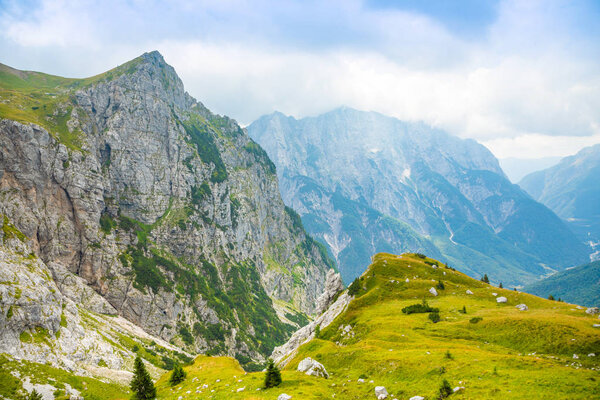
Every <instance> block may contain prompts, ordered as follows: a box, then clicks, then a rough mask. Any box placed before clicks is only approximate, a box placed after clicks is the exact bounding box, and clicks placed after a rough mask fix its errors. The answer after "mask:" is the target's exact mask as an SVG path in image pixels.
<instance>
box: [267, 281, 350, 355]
mask: <svg viewBox="0 0 600 400" xmlns="http://www.w3.org/2000/svg"><path fill="white" fill-rule="evenodd" d="M352 299H353V297H352V296H350V295H349V294H348V291H345V292H344V293H342V294H341V295H340V296H339V297H338V298H337V300H336V301H335V302H334V303H333V304H332V305H331V306H330V307H329V308H328V309H327V311H325V313H323V314H321V315H320V316H319V317H317V318H316V319H315V320H314V321H312V322H311V323H310V324H308V325H306V326H305V327H303V328H301V329H299V330H297V331H296V332H295V333H294V334H293V335H292V337H291V338H290V339H289V340H288V341H287V343H285V344H283V345H281V346H279V347H276V348H275V349H274V350H273V354H271V358H272V359H273V360H274V361H275V363H276V364H278V365H280V366H285V365H287V363H288V362H290V361H291V360H292V358H294V356H295V354H296V352H297V350H298V348H299V347H300V346H301V345H303V344H304V343H306V342H308V341H310V340H312V339H313V338H314V337H315V332H316V329H317V326H318V327H319V329H324V328H326V327H327V326H329V324H331V323H332V322H333V320H334V319H335V318H336V317H337V316H338V315H340V314H341V313H342V312H344V310H346V307H347V306H348V304H350V301H352Z"/></svg>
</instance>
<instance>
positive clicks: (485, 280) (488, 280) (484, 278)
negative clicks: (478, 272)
mask: <svg viewBox="0 0 600 400" xmlns="http://www.w3.org/2000/svg"><path fill="white" fill-rule="evenodd" d="M481 282H483V283H490V278H488V276H487V274H484V275H483V278H481Z"/></svg>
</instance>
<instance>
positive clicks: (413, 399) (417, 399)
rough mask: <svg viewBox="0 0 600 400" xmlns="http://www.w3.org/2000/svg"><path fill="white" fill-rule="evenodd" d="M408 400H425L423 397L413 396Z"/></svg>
mask: <svg viewBox="0 0 600 400" xmlns="http://www.w3.org/2000/svg"><path fill="white" fill-rule="evenodd" d="M410 400H425V397H423V396H413V397H411V398H410Z"/></svg>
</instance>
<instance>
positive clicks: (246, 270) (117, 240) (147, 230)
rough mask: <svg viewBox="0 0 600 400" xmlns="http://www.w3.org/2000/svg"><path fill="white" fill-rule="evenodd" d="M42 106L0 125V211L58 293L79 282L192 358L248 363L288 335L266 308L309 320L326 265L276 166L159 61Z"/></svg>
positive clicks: (144, 61) (142, 62) (130, 66)
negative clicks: (288, 203) (283, 190)
mask: <svg viewBox="0 0 600 400" xmlns="http://www.w3.org/2000/svg"><path fill="white" fill-rule="evenodd" d="M34 74H35V73H34ZM40 75H43V74H40ZM41 92H43V93H40V98H41V99H42V100H41V101H42V102H44V101H45V102H46V103H43V104H41V105H40V106H42V107H46V109H47V110H48V111H47V114H46V116H45V117H44V118H42V119H37V120H35V121H31V122H36V123H35V124H34V123H29V122H30V121H15V120H12V119H10V118H3V119H0V213H3V214H4V215H7V216H8V218H10V220H11V221H13V222H14V224H15V226H16V227H17V228H18V229H20V230H21V231H22V232H23V233H24V234H25V235H26V236H27V237H28V238H30V239H31V246H32V248H33V250H34V252H35V253H36V254H38V255H39V257H40V259H41V260H42V261H43V262H44V263H46V264H48V265H56V268H52V270H53V271H54V275H55V277H56V278H57V279H60V277H61V276H63V275H62V273H63V269H64V270H66V271H69V272H71V273H73V274H75V275H76V276H78V277H80V278H82V279H83V281H84V282H86V283H87V285H89V287H90V288H93V290H94V291H95V293H97V294H99V295H101V296H102V297H103V299H105V300H106V302H107V303H108V304H107V305H105V306H103V308H102V309H104V310H111V307H112V308H113V309H114V310H116V312H117V313H119V314H120V315H122V316H123V317H125V318H127V319H128V320H130V321H132V322H134V323H136V324H138V325H139V326H141V327H142V328H144V329H145V330H147V331H148V332H149V333H151V334H154V335H158V336H160V337H162V338H163V339H165V340H168V341H173V342H174V343H176V344H178V345H180V346H183V347H185V348H187V349H189V350H190V351H208V350H210V351H212V352H214V353H221V354H229V355H239V356H240V357H242V358H241V359H242V360H246V361H247V360H251V359H252V360H261V359H263V356H264V355H266V354H269V353H270V351H271V349H272V347H273V346H274V345H276V344H278V343H281V342H283V341H284V340H285V339H286V338H287V337H288V335H289V334H290V333H291V332H292V330H293V327H292V326H290V325H287V324H285V323H283V322H282V321H281V320H280V319H279V318H278V317H277V314H276V313H275V311H274V308H273V305H272V300H271V298H273V299H280V300H283V301H286V302H289V303H290V304H291V305H292V306H293V307H294V308H296V309H297V310H299V311H301V312H304V313H307V314H311V313H314V312H315V307H316V300H317V297H318V296H319V295H320V294H321V292H322V291H323V288H324V285H325V279H326V272H327V270H328V269H329V268H330V267H332V262H331V261H330V260H329V258H328V256H327V254H326V252H325V251H324V250H323V249H322V248H321V247H320V246H319V245H317V244H316V243H315V242H313V241H312V239H311V238H310V237H309V236H308V235H307V234H306V233H305V232H304V229H303V227H302V224H301V223H299V219H298V220H296V219H295V217H296V215H295V213H293V211H290V210H287V209H286V208H285V207H284V204H283V202H282V200H281V197H280V193H279V187H278V183H277V177H276V174H275V167H274V165H273V164H272V162H271V161H270V160H269V158H268V157H267V155H266V153H265V152H264V151H263V150H262V149H261V148H260V147H259V146H258V145H257V144H256V143H254V142H253V141H252V140H251V139H250V138H249V137H248V136H247V134H246V132H245V131H244V130H243V129H242V128H240V127H239V125H237V123H235V121H233V120H231V119H229V118H227V117H224V116H218V115H214V114H212V113H211V112H210V111H209V110H207V109H206V108H205V107H204V106H203V105H202V104H201V103H199V102H197V101H196V100H194V99H193V98H192V97H191V96H189V95H188V94H187V93H186V92H185V91H184V89H183V83H182V82H181V80H180V79H179V77H177V75H176V74H175V71H174V70H173V68H172V67H170V66H169V65H168V64H166V63H165V61H164V60H163V58H162V56H161V55H160V54H159V53H157V52H153V53H147V54H144V55H143V56H141V57H139V58H137V59H135V60H133V61H131V62H129V63H127V64H124V65H122V66H120V67H117V68H116V69H114V70H111V71H109V72H107V73H105V74H102V75H99V76H97V77H93V78H89V79H85V80H80V81H75V82H73V80H65V82H64V83H61V82H59V83H58V84H57V86H56V87H53V88H52V90H50V89H47V88H44V90H42V91H41ZM44 96H46V97H44ZM17 106H18V105H17ZM59 117H60V118H62V119H59ZM61 124H62V125H61ZM68 287H69V285H68V284H59V288H61V290H62V291H64V292H65V293H68V292H69V289H68ZM83 292H84V289H83V288H81V290H80V291H79V292H78V293H77V294H72V296H69V297H73V298H81V293H83Z"/></svg>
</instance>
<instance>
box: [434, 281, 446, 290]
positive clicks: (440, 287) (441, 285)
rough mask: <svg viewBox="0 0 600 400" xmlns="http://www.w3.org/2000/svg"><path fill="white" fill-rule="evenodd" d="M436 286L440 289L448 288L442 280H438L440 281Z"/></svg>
mask: <svg viewBox="0 0 600 400" xmlns="http://www.w3.org/2000/svg"><path fill="white" fill-rule="evenodd" d="M435 287H436V288H437V289H439V290H444V289H446V286H444V282H442V281H438V283H437V285H435Z"/></svg>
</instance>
